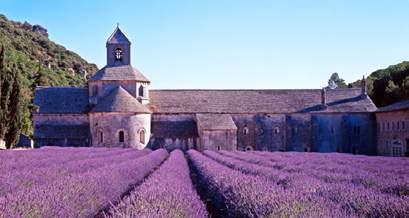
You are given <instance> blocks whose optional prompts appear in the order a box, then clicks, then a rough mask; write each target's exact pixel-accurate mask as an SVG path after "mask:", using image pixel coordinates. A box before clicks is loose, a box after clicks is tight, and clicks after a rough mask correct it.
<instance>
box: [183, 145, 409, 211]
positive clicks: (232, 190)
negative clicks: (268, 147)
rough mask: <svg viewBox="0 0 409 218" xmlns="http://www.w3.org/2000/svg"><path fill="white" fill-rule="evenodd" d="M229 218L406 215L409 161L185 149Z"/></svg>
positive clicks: (218, 206)
mask: <svg viewBox="0 0 409 218" xmlns="http://www.w3.org/2000/svg"><path fill="white" fill-rule="evenodd" d="M188 153H189V158H190V159H191V161H192V163H193V166H194V169H195V171H196V172H197V173H198V174H199V176H200V178H201V182H202V183H203V184H201V187H203V188H204V189H205V190H206V192H208V196H209V197H210V198H211V202H212V203H213V204H214V206H215V207H217V208H218V209H219V210H220V211H223V212H224V215H225V216H231V217H260V216H261V217H265V216H273V217H276V216H286V217H287V216H290V217H298V216H301V217H321V216H324V217H409V192H408V190H409V188H408V187H409V184H408V181H409V179H408V166H409V165H408V160H405V159H392V158H382V157H365V156H351V155H340V154H330V155H328V154H303V153H268V152H251V153H249V152H246V153H244V152H220V153H217V152H212V151H205V152H204V155H203V154H201V153H199V152H196V151H189V152H188Z"/></svg>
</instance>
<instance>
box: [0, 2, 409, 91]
mask: <svg viewBox="0 0 409 218" xmlns="http://www.w3.org/2000/svg"><path fill="white" fill-rule="evenodd" d="M408 11H409V1H408V0H394V1H390V0H389V1H388V0H355V1H354V0H339V1H337V0H317V1H314V2H312V1H305V0H286V1H285V0H282V1H273V0H246V1H245V0H207V1H205V0H123V1H105V0H83V1H79V0H78V1H75V0H70V1H68V0H58V1H56V0H36V1H34V0H0V13H3V14H5V15H6V16H7V17H8V18H9V19H13V20H18V21H28V22H30V23H32V24H41V25H43V26H45V27H46V28H47V29H48V31H49V34H50V38H51V39H52V40H54V41H56V42H57V43H60V44H62V45H64V46H66V47H67V48H68V49H70V50H73V51H75V52H77V53H79V54H80V55H81V56H82V57H84V58H85V59H86V60H88V61H90V62H93V63H96V64H97V65H98V66H99V67H102V66H104V64H105V61H106V59H105V42H106V39H107V38H108V36H109V35H110V33H111V32H112V31H113V30H114V28H115V26H116V23H118V22H119V23H120V26H121V29H122V30H123V31H124V32H125V33H126V35H127V36H128V37H129V38H130V40H131V41H132V49H133V57H132V63H133V66H134V67H136V68H138V69H139V70H141V71H142V72H143V73H144V75H145V76H147V77H148V78H149V79H150V80H151V81H152V87H153V88H221V89H224V88H246V89H250V88H262V89H284V88H321V87H323V86H325V85H326V82H327V80H328V78H329V76H330V74H331V73H333V72H338V73H339V74H340V75H341V77H343V78H344V79H345V80H346V81H347V82H352V81H354V80H356V79H358V78H361V77H362V75H363V74H365V75H368V74H369V73H371V72H372V71H374V70H376V69H379V68H385V67H387V66H388V65H391V64H396V63H399V62H401V61H404V60H409V13H408Z"/></svg>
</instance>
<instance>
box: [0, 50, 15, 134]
mask: <svg viewBox="0 0 409 218" xmlns="http://www.w3.org/2000/svg"><path fill="white" fill-rule="evenodd" d="M4 53H5V48H4V46H2V47H1V52H0V88H1V91H0V139H2V140H4V136H5V134H6V132H7V129H8V121H7V115H8V112H9V110H8V107H9V102H10V93H11V88H12V87H11V84H10V82H11V80H12V78H10V73H9V70H8V68H7V65H6V63H5V55H4Z"/></svg>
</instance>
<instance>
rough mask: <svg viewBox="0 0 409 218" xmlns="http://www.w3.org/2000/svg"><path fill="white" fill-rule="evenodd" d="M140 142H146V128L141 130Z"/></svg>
mask: <svg viewBox="0 0 409 218" xmlns="http://www.w3.org/2000/svg"><path fill="white" fill-rule="evenodd" d="M139 142H140V143H141V144H145V130H144V129H141V130H139Z"/></svg>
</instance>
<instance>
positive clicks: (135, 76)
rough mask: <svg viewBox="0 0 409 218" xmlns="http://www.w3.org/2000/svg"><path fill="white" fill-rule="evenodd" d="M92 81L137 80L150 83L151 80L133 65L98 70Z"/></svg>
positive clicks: (106, 67)
mask: <svg viewBox="0 0 409 218" xmlns="http://www.w3.org/2000/svg"><path fill="white" fill-rule="evenodd" d="M90 80H91V81H96V80H136V81H140V82H148V83H149V80H148V79H147V78H146V77H145V76H144V75H143V74H142V73H141V72H139V71H138V70H137V69H135V68H133V67H132V66H131V65H123V66H105V67H104V68H102V69H101V70H98V71H97V72H96V73H95V75H94V76H92V77H91V79H90Z"/></svg>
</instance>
